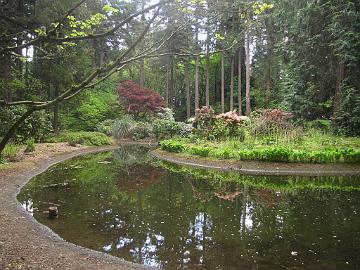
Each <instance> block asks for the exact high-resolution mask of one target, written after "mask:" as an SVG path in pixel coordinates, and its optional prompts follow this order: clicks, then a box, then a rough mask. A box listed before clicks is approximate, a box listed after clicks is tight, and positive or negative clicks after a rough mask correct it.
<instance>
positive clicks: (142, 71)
mask: <svg viewBox="0 0 360 270" xmlns="http://www.w3.org/2000/svg"><path fill="white" fill-rule="evenodd" d="M144 8H145V1H142V3H141V9H144ZM141 22H142V24H143V25H142V26H145V14H142V15H141ZM143 49H144V41H142V42H141V46H140V50H141V51H142V50H143ZM139 71H140V76H139V77H140V78H139V84H140V86H141V87H144V85H145V59H144V58H141V59H140V64H139Z"/></svg>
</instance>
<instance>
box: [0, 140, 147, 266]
mask: <svg viewBox="0 0 360 270" xmlns="http://www.w3.org/2000/svg"><path fill="white" fill-rule="evenodd" d="M114 148H116V146H106V147H97V148H94V147H77V148H74V147H69V146H66V145H65V144H52V145H45V146H44V145H41V146H39V147H37V152H35V154H32V155H30V156H27V157H26V158H25V159H23V160H22V161H20V162H17V163H13V164H9V165H7V166H2V167H0V269H1V270H3V269H56V270H57V269H59V270H60V269H61V270H65V269H76V270H79V269H84V270H85V269H86V270H90V269H101V270H107V269H116V270H119V269H145V268H144V267H143V266H140V265H137V264H134V263H130V262H126V261H124V260H122V259H120V258H116V257H113V256H110V255H106V254H103V253H100V252H97V251H93V250H89V249H86V248H82V247H79V246H76V245H74V244H71V243H68V242H66V241H64V240H63V239H61V238H60V237H59V236H58V235H56V234H55V233H54V232H52V231H51V230H50V229H49V228H47V227H46V226H44V225H42V224H40V223H38V222H37V221H36V220H35V219H34V218H33V217H32V216H31V215H30V214H29V213H27V212H26V211H25V210H24V209H23V208H22V206H21V205H20V203H19V202H18V201H17V200H16V195H17V193H18V192H19V190H20V188H21V187H22V186H23V185H25V184H26V182H27V181H28V180H29V179H31V178H32V177H33V176H35V175H36V174H39V173H41V172H43V171H44V170H46V169H47V168H48V167H49V166H51V165H53V164H55V163H57V162H60V161H63V160H65V159H68V158H71V157H74V156H77V155H82V154H87V153H91V152H98V151H104V150H111V149H114Z"/></svg>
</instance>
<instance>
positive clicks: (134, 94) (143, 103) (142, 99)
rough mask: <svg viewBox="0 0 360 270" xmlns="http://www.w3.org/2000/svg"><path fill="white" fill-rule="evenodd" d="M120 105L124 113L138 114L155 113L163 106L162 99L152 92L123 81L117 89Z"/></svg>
mask: <svg viewBox="0 0 360 270" xmlns="http://www.w3.org/2000/svg"><path fill="white" fill-rule="evenodd" d="M118 92H119V94H120V104H121V105H122V106H123V107H124V109H125V110H126V112H128V113H131V114H138V113H141V112H156V111H157V110H158V109H159V108H161V107H164V106H165V102H164V98H163V97H162V96H161V95H160V94H159V93H157V92H155V91H154V90H152V89H150V88H146V87H141V86H140V85H139V84H137V83H136V82H134V81H131V80H126V81H123V82H122V83H121V84H120V85H119V87H118Z"/></svg>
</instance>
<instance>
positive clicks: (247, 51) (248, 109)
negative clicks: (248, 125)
mask: <svg viewBox="0 0 360 270" xmlns="http://www.w3.org/2000/svg"><path fill="white" fill-rule="evenodd" d="M245 48H246V49H245V58H246V60H245V62H246V93H245V95H246V96H245V98H246V109H245V114H246V115H249V114H250V112H251V103H250V72H251V71H250V37H249V34H248V33H247V34H246V37H245Z"/></svg>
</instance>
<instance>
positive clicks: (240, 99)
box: [238, 47, 242, 115]
mask: <svg viewBox="0 0 360 270" xmlns="http://www.w3.org/2000/svg"><path fill="white" fill-rule="evenodd" d="M241 65H242V63H241V47H240V48H239V55H238V103H239V104H238V108H239V115H242V98H241Z"/></svg>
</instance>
